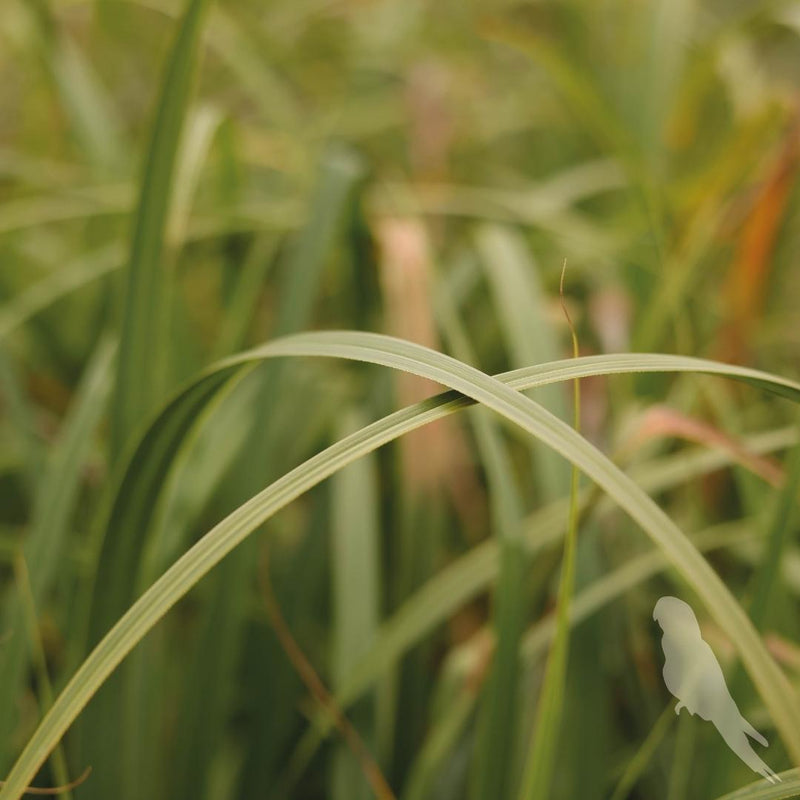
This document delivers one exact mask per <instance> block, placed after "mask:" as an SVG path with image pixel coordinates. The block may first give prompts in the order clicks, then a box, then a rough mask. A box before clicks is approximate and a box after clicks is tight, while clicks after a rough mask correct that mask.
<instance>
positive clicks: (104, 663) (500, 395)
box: [0, 332, 800, 800]
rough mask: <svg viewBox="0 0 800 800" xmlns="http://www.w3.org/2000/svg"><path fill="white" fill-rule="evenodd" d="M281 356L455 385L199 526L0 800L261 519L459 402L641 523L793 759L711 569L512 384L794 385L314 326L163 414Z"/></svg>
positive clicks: (788, 705) (626, 484)
mask: <svg viewBox="0 0 800 800" xmlns="http://www.w3.org/2000/svg"><path fill="white" fill-rule="evenodd" d="M279 356H314V357H329V358H346V359H351V360H358V361H366V362H369V363H375V364H381V365H384V366H390V367H392V368H397V369H405V370H409V371H413V372H415V373H416V374H420V375H423V376H425V377H428V378H430V379H431V380H434V381H437V382H439V383H442V384H444V385H446V386H450V387H451V388H452V389H453V390H454V392H452V393H445V394H444V395H440V396H438V397H436V398H433V399H431V400H428V401H425V402H424V403H422V404H419V405H418V406H415V407H411V408H409V409H404V410H402V411H399V412H396V413H395V414H393V415H390V416H389V417H387V418H385V419H383V420H379V421H378V422H376V423H373V424H372V425H370V426H367V427H366V428H364V429H362V430H361V431H359V432H357V433H355V434H353V435H351V436H349V437H347V438H346V439H344V440H342V441H340V442H338V443H336V444H334V445H332V446H331V447H329V448H327V449H326V450H324V451H323V452H322V453H320V454H318V455H317V456H315V457H313V458H311V459H309V460H308V461H306V462H304V463H303V464H302V465H300V466H299V467H297V468H296V469H294V470H292V471H291V472H289V473H287V474H286V475H285V476H284V477H283V478H281V479H279V480H278V481H276V482H275V483H273V484H271V485H270V486H269V487H268V488H267V489H265V490H264V491H263V492H261V493H259V494H258V495H256V496H255V497H253V498H252V499H251V500H250V501H248V502H247V503H245V504H244V505H242V506H241V507H240V508H239V509H237V510H236V511H235V512H233V513H232V514H231V515H229V516H228V517H227V518H226V519H225V520H223V521H222V522H221V523H219V524H218V525H217V526H215V528H213V529H212V530H211V531H209V533H208V534H206V536H205V537H203V539H202V540H201V541H200V542H198V543H197V544H196V545H194V546H193V547H192V548H191V549H190V550H189V551H188V552H187V553H185V554H184V555H183V556H182V557H181V558H180V559H179V560H178V561H177V562H176V563H175V564H174V565H173V566H172V567H171V568H170V569H169V570H167V572H165V573H164V575H162V577H161V578H159V579H158V580H157V581H156V582H155V583H154V584H153V585H152V586H151V587H150V588H149V589H148V590H147V591H146V592H145V593H144V594H143V595H142V597H140V599H139V600H138V601H137V602H136V603H135V604H134V605H133V606H132V607H131V608H130V609H129V610H128V611H127V612H126V613H125V614H124V615H123V617H122V618H121V619H120V620H119V621H118V622H117V623H116V624H115V625H114V627H113V628H112V629H111V631H109V633H108V634H107V635H106V636H105V637H104V638H103V639H102V640H101V641H100V643H99V644H98V645H97V647H96V648H95V649H94V650H93V651H92V653H91V654H90V655H89V656H88V658H87V659H86V660H85V661H84V663H83V665H82V666H81V667H80V669H79V670H78V672H77V673H76V674H75V675H74V677H73V678H72V680H71V681H70V682H69V683H68V684H67V686H66V687H65V688H64V690H63V691H62V693H61V695H60V696H59V698H58V699H57V700H56V702H55V704H54V705H53V707H52V709H51V710H50V712H49V713H48V715H47V716H46V717H45V719H44V720H43V721H42V723H41V725H40V726H39V728H38V729H37V731H36V732H35V733H34V735H33V737H32V738H31V739H30V741H29V742H28V745H27V746H26V748H25V749H24V751H23V753H22V754H21V756H20V758H19V759H18V761H17V763H16V765H15V766H14V768H13V769H12V771H11V773H10V775H9V778H8V781H7V783H6V785H5V787H4V788H3V790H2V791H1V792H0V800H9V798H17V797H19V796H20V794H21V792H22V791H23V790H24V788H25V787H26V786H27V785H28V783H29V782H30V780H31V779H32V777H33V776H34V774H35V772H36V770H37V769H38V767H39V765H40V764H41V763H42V761H43V760H44V759H45V758H46V757H47V755H48V754H49V752H50V751H51V750H52V748H53V747H54V746H55V744H56V743H57V742H58V741H59V740H60V738H61V737H62V736H63V734H64V732H65V731H66V729H67V728H68V727H69V725H70V724H71V723H72V722H73V721H74V719H75V718H76V717H77V715H78V714H79V713H80V711H81V710H82V709H83V707H84V706H85V705H86V703H87V702H88V701H89V699H90V698H91V697H92V696H93V695H94V694H95V692H96V691H97V690H98V688H99V687H100V686H101V685H102V684H103V683H104V681H105V680H106V679H107V677H108V676H109V675H110V674H111V673H112V672H113V671H114V669H115V668H116V667H117V666H118V665H119V663H120V662H121V661H122V660H123V659H124V658H125V656H126V655H127V654H128V653H129V652H130V651H131V649H133V647H135V645H136V644H137V643H138V642H139V641H140V640H141V639H142V638H143V637H144V636H145V635H146V634H147V632H148V631H150V630H151V629H152V628H153V626H154V625H155V624H156V623H157V622H158V620H160V619H161V618H162V617H163V616H164V614H166V612H167V611H168V610H169V609H170V608H171V607H172V606H173V605H174V604H175V603H176V602H177V601H178V600H179V599H180V598H181V597H183V596H184V595H185V594H186V592H188V591H189V589H191V587H192V586H194V585H195V584H196V583H197V582H198V581H199V580H200V578H201V577H202V576H203V575H205V574H207V573H208V572H209V571H210V570H211V569H212V568H213V567H214V566H215V565H216V564H217V563H219V561H220V560H221V559H222V558H223V557H224V556H225V555H226V554H227V553H229V552H230V551H231V550H232V549H233V548H235V547H236V546H237V545H238V544H239V543H240V542H241V541H243V540H244V539H246V538H247V536H248V535H249V534H250V533H251V532H252V531H253V530H254V529H255V528H256V527H258V526H259V525H260V524H261V523H263V521H264V520H265V519H267V518H269V516H271V515H272V514H274V513H275V512H276V511H277V510H278V509H279V508H282V507H284V506H285V505H287V504H288V503H289V502H291V501H292V500H293V499H295V498H296V497H298V496H299V495H301V494H302V493H303V492H305V491H307V490H308V489H309V488H310V487H311V486H313V485H316V484H317V483H319V482H320V481H321V480H324V479H325V478H326V477H329V476H330V475H332V474H334V473H335V472H336V471H337V470H338V469H340V468H341V467H343V466H344V465H346V464H348V463H351V462H352V461H353V460H355V459H356V458H358V457H359V456H361V455H363V454H365V453H367V452H370V451H372V450H374V449H376V448H377V447H379V446H381V445H382V444H385V443H386V442H388V441H391V440H392V439H394V438H396V437H397V436H400V435H402V434H403V433H405V432H407V431H408V430H411V429H413V428H414V427H417V426H419V425H421V424H425V423H426V422H429V421H431V420H432V419H435V418H437V417H441V416H444V415H445V414H447V413H450V412H452V411H454V410H455V409H457V408H460V407H464V406H466V405H468V404H469V400H468V399H467V397H469V398H470V399H472V400H473V401H477V402H480V403H483V404H484V405H486V406H487V407H489V408H492V409H493V410H495V411H497V412H498V413H499V414H501V415H502V416H504V417H506V419H508V420H509V421H512V422H514V423H515V424H518V425H520V426H521V427H523V429H525V430H527V431H529V432H530V433H531V434H533V435H536V436H538V437H540V438H541V439H542V441H543V442H545V443H546V444H548V445H549V446H552V447H553V448H554V449H557V450H558V451H559V452H561V453H562V455H564V456H565V457H567V458H569V459H570V460H572V461H573V462H574V463H576V464H577V465H578V466H580V468H581V470H582V471H583V472H584V473H585V474H586V475H588V476H589V477H591V478H592V479H593V480H595V481H596V482H597V483H598V484H599V485H600V486H601V487H602V488H603V489H605V490H606V491H607V492H608V493H609V494H610V495H611V496H612V497H613V499H614V500H615V501H616V502H618V503H619V504H620V506H622V507H623V508H624V509H625V510H626V511H627V512H628V513H629V514H630V515H631V516H632V517H633V518H634V519H635V520H636V521H637V522H639V523H640V525H641V526H642V528H643V529H644V530H645V532H646V533H648V535H649V536H650V537H651V538H652V539H653V540H654V541H655V542H656V543H657V544H658V545H659V546H660V547H661V548H662V550H663V551H664V553H665V554H666V556H667V558H668V560H669V561H670V563H672V564H673V565H674V566H675V567H676V568H677V569H678V571H679V572H680V573H681V575H682V576H683V577H684V579H686V580H687V582H688V583H689V584H690V585H691V586H692V587H693V588H694V589H695V590H696V591H697V594H698V595H699V596H700V598H701V599H702V600H703V602H704V603H705V605H706V606H707V608H708V610H709V612H710V613H711V615H712V616H713V617H714V618H715V619H716V621H717V623H718V624H719V625H720V627H721V628H722V629H723V630H724V631H725V632H726V634H727V635H728V636H729V637H730V639H731V641H732V642H733V643H734V645H735V646H736V648H737V650H738V651H739V653H740V655H741V657H742V659H743V661H744V663H745V665H746V667H747V670H748V672H749V673H750V675H751V677H752V679H753V681H754V683H755V685H756V687H757V689H758V691H759V693H760V694H761V696H762V699H763V700H764V703H765V705H766V706H767V709H768V710H769V712H770V714H771V715H772V717H773V720H774V722H775V724H776V727H777V728H778V731H779V733H780V735H781V737H782V739H783V740H784V742H785V744H786V746H787V748H788V749H789V751H790V753H792V755H793V757H794V758H797V757H798V756H800V735H798V734H799V733H800V732H798V730H797V726H798V725H800V714H798V713H797V709H796V708H795V706H796V704H797V698H796V696H795V694H794V690H793V689H792V688H791V686H790V685H789V684H788V681H787V680H786V678H785V676H784V675H783V673H781V672H780V670H779V669H778V667H777V666H776V665H775V663H774V662H773V661H772V659H771V657H770V656H769V655H768V654H767V652H766V650H765V649H764V646H763V644H762V642H761V640H760V638H759V637H758V634H757V633H756V631H755V630H754V629H753V627H752V624H751V623H750V621H749V620H748V619H747V617H746V616H745V614H744V613H743V611H742V610H741V608H740V607H739V606H738V605H737V603H736V601H735V600H734V599H733V598H732V597H731V595H730V593H729V592H728V590H727V589H726V588H725V586H724V584H723V583H722V581H721V580H720V579H719V577H718V576H717V575H716V573H714V572H713V570H712V569H711V568H710V567H709V565H708V564H707V562H706V561H705V560H704V559H703V557H702V556H701V555H700V554H699V552H698V551H697V549H696V548H695V547H694V546H693V545H692V544H691V543H690V542H689V541H688V540H687V539H686V537H685V536H684V535H683V534H682V533H681V532H680V530H679V529H678V528H677V527H676V526H675V525H674V523H672V522H671V521H670V520H669V519H668V518H667V517H666V515H665V514H664V513H663V512H662V511H661V510H660V509H659V508H658V507H657V506H656V505H655V503H654V502H653V501H652V500H651V499H650V498H649V497H647V496H646V495H645V494H644V493H643V492H642V491H641V490H640V489H639V488H638V487H637V486H636V485H635V484H634V483H633V481H632V480H631V479H630V478H628V477H627V476H626V475H624V474H623V473H622V472H621V471H620V470H619V469H618V468H617V467H615V466H614V465H613V464H612V463H611V462H609V461H608V459H606V458H605V457H604V456H603V455H602V454H601V453H600V452H599V451H597V450H596V449H595V448H593V447H592V446H591V445H590V444H589V443H588V442H586V441H584V440H583V439H582V438H581V437H580V436H579V435H578V434H577V433H575V432H574V431H573V430H572V429H571V428H569V426H567V425H565V424H564V423H562V422H560V421H558V420H556V419H554V418H553V417H552V416H551V415H550V414H548V413H547V412H546V411H544V410H543V409H541V408H540V407H538V406H537V405H536V404H535V403H533V402H532V401H530V400H529V399H528V398H526V397H524V396H522V395H519V394H517V393H516V392H515V391H514V389H515V388H522V387H523V386H531V385H536V383H537V382H540V383H541V384H544V383H546V382H548V381H553V380H571V379H574V378H576V377H579V376H582V375H586V374H610V373H613V372H624V371H634V370H642V371H644V370H651V371H658V370H661V371H664V370H665V369H672V370H680V371H702V372H708V373H712V374H713V373H716V374H720V375H726V376H728V377H735V378H738V379H741V380H745V381H747V382H751V383H755V384H757V385H760V386H766V387H770V388H772V389H773V390H774V391H777V392H778V393H780V394H782V395H784V396H787V397H791V398H793V399H795V400H796V401H798V400H800V385H798V384H796V383H793V382H792V381H788V380H786V379H781V378H775V377H773V376H770V375H769V374H767V373H762V372H758V371H754V370H745V369H742V368H736V367H727V366H725V365H722V364H716V363H714V362H708V361H701V360H696V359H690V358H680V357H669V356H655V357H653V356H634V355H625V356H618V357H591V358H588V359H587V358H584V359H576V360H574V361H567V362H560V363H557V364H555V365H542V366H539V367H536V368H533V369H531V370H523V371H522V373H523V374H524V375H525V380H524V381H523V380H520V373H516V374H513V375H512V376H511V378H509V377H508V376H505V382H504V381H502V380H498V379H495V378H491V377H489V376H487V375H485V374H483V373H481V372H479V371H478V370H475V369H473V368H471V367H468V366H467V365H466V364H463V363H461V362H458V361H456V360H454V359H451V358H448V357H446V356H443V355H442V354H439V353H435V352H433V351H430V350H428V349H426V348H423V347H420V346H418V345H413V344H411V343H408V342H403V341H400V340H396V339H392V338H390V337H385V336H380V335H377V334H364V333H353V332H337V333H333V332H322V333H316V334H300V335H297V336H290V337H286V338H285V339H282V340H276V341H275V342H272V343H270V344H268V345H265V346H264V347H262V348H259V349H258V350H255V351H251V352H250V353H248V354H246V355H243V356H240V357H238V358H234V359H229V360H228V361H226V362H223V363H222V364H221V365H219V366H218V367H217V368H216V369H215V370H214V371H211V372H210V373H206V374H204V375H203V376H202V377H201V378H200V379H199V380H198V381H197V382H196V383H194V384H192V386H190V387H189V388H188V389H187V390H185V391H184V393H183V394H182V395H179V396H178V397H177V398H176V399H175V400H174V401H173V402H172V403H171V405H170V410H171V413H175V414H177V413H179V412H181V411H182V412H183V414H185V409H181V405H182V402H181V401H182V399H185V398H187V397H188V398H191V399H192V400H193V401H194V402H195V403H196V402H197V401H198V392H199V393H200V396H201V397H202V395H203V394H204V393H205V392H208V391H209V388H213V387H215V386H219V385H221V384H222V383H223V382H224V377H225V376H230V374H231V373H232V372H235V371H236V368H237V367H239V366H241V365H243V364H246V363H250V362H252V361H253V360H256V359H260V358H267V357H279ZM221 376H222V378H221ZM534 376H536V377H535V378H534ZM209 384H210V386H209ZM461 395H464V396H463V397H462V396H461ZM183 414H181V416H182V415H183ZM170 415H171V414H170V413H167V414H166V415H162V417H161V418H160V419H159V421H158V423H157V427H158V428H160V429H161V430H163V429H165V428H169V427H170V426H169V425H167V424H166V423H167V420H166V419H165V417H169V416H170ZM136 459H137V460H139V463H141V460H142V454H141V453H138V454H137V456H136ZM140 499H141V500H143V501H146V500H147V498H146V495H144V496H143V495H140Z"/></svg>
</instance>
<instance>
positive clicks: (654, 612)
mask: <svg viewBox="0 0 800 800" xmlns="http://www.w3.org/2000/svg"><path fill="white" fill-rule="evenodd" d="M653 619H654V620H655V621H656V622H658V612H657V611H656V610H655V609H653Z"/></svg>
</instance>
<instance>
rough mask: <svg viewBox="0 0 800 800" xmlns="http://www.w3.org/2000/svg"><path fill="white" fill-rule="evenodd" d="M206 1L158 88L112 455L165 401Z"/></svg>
mask: <svg viewBox="0 0 800 800" xmlns="http://www.w3.org/2000/svg"><path fill="white" fill-rule="evenodd" d="M208 2H209V0H190V1H189V2H188V4H187V6H186V11H185V13H184V15H183V18H182V19H181V21H180V24H179V29H178V33H177V37H176V39H175V44H174V45H173V48H172V51H171V53H170V56H169V61H168V63H167V68H166V72H165V74H164V79H163V82H162V87H161V97H160V99H159V104H158V111H157V113H156V119H155V123H154V125H153V129H152V134H151V140H150V145H149V148H148V153H147V160H146V163H145V167H144V173H143V179H142V185H141V192H140V195H139V203H138V207H137V211H136V215H135V220H134V228H133V239H132V241H131V253H130V261H129V263H128V268H127V272H126V274H125V280H124V286H125V295H124V310H123V316H122V334H121V337H120V353H119V364H118V372H117V383H116V386H115V391H114V403H113V411H114V415H113V418H112V425H111V444H112V451H113V452H114V453H115V454H117V456H118V455H119V454H120V453H121V452H122V450H123V449H124V448H125V446H126V444H127V442H128V441H129V439H130V437H131V435H132V434H133V432H134V431H135V430H136V429H137V428H138V427H139V426H140V425H141V424H142V423H143V422H144V421H145V419H146V418H147V417H148V415H149V414H150V413H151V412H152V411H153V410H154V408H155V407H156V406H157V405H158V403H159V402H160V401H161V400H162V393H163V391H164V380H165V376H164V374H163V369H164V368H165V365H166V364H167V363H169V362H168V359H166V350H167V348H168V346H169V338H168V337H169V331H168V325H167V318H166V315H167V302H168V285H169V283H168V279H169V274H168V271H167V270H166V269H165V267H164V264H163V263H162V252H163V249H164V232H165V228H166V225H167V220H168V219H169V218H170V213H169V210H170V205H171V198H172V195H173V192H174V176H175V171H176V155H177V152H178V144H179V142H180V138H181V131H182V130H183V123H184V117H185V116H186V109H187V107H188V105H189V96H190V91H191V86H192V79H193V77H194V72H195V67H196V63H197V57H198V55H197V53H198V43H199V40H200V33H201V31H202V21H203V12H204V11H205V8H206V6H207V5H208Z"/></svg>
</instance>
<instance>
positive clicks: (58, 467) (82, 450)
mask: <svg viewBox="0 0 800 800" xmlns="http://www.w3.org/2000/svg"><path fill="white" fill-rule="evenodd" d="M114 349H115V348H114V346H113V345H112V344H111V342H109V341H104V342H102V343H101V344H100V345H99V346H98V349H97V352H96V353H95V355H94V357H93V359H92V361H91V362H90V364H89V366H88V368H87V371H86V374H85V376H84V378H83V380H82V382H81V385H80V387H79V389H78V391H77V394H76V395H75V399H74V401H73V406H72V408H71V410H70V412H69V414H68V416H67V418H66V420H65V421H64V425H63V429H62V433H61V436H60V439H59V442H58V444H57V445H56V447H55V449H54V452H53V456H52V460H51V461H50V463H49V464H48V465H47V468H46V471H45V473H44V477H43V479H42V480H41V483H40V484H39V491H38V495H37V498H36V504H35V510H34V516H33V522H32V525H31V530H30V533H29V534H28V536H27V538H26V540H25V543H24V546H23V552H22V556H23V559H24V562H25V563H26V564H30V565H31V568H30V591H31V598H32V604H33V606H34V607H36V608H40V607H41V606H42V605H43V604H44V601H45V599H46V596H47V592H48V591H49V589H50V587H51V584H52V582H53V578H54V576H55V574H56V571H57V569H58V567H59V565H60V564H61V562H62V560H63V556H64V549H65V543H66V536H67V533H68V532H69V522H70V517H71V514H72V512H73V510H74V508H75V503H76V500H77V497H78V490H79V488H80V483H81V475H82V466H83V464H84V462H85V460H86V456H87V454H88V452H89V450H90V448H91V445H92V434H93V433H94V430H95V428H96V427H97V425H98V422H99V420H100V417H101V416H102V414H103V413H104V412H105V410H106V401H107V399H108V394H109V390H110V386H111V370H112V366H113V363H114V362H113V357H114ZM0 629H2V630H4V631H10V634H9V636H8V638H7V639H6V641H5V644H4V649H3V658H2V660H0V732H2V735H3V736H4V737H5V738H8V737H9V736H10V735H11V731H12V729H13V727H14V718H15V711H16V702H17V699H18V696H19V691H20V687H21V684H22V680H23V677H24V674H25V665H26V659H27V655H28V648H27V646H26V640H25V617H24V608H23V607H22V606H21V605H20V603H19V602H18V599H17V598H11V599H9V600H8V601H6V602H5V604H4V608H3V622H2V626H1V627H0Z"/></svg>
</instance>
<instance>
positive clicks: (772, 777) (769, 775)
mask: <svg viewBox="0 0 800 800" xmlns="http://www.w3.org/2000/svg"><path fill="white" fill-rule="evenodd" d="M758 773H759V775H762V776H763V777H765V778H766V779H767V780H768V781H769V782H770V783H773V784H774V783H781V782H782V781H781V779H780V777H779V776H778V775H777V774H776V773H774V772H773V771H772V770H771V769H770V767H768V766H767V765H766V764H765V763H764V762H763V761H762V762H761V769H760V770H758Z"/></svg>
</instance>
